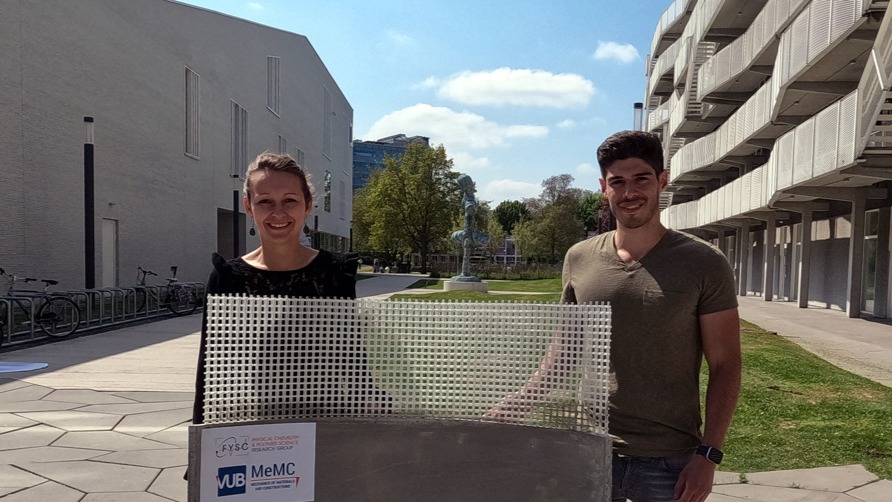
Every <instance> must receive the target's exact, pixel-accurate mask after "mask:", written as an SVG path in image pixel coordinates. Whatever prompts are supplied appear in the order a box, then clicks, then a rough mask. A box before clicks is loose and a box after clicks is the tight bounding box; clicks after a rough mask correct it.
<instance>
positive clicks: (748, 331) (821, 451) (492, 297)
mask: <svg viewBox="0 0 892 502" xmlns="http://www.w3.org/2000/svg"><path fill="white" fill-rule="evenodd" d="M550 281H551V282H550ZM550 281H495V282H489V285H490V289H491V290H495V288H493V285H494V284H499V285H500V286H499V287H500V291H522V292H532V291H539V292H542V293H545V294H542V295H529V294H513V295H512V294H492V293H478V292H466V291H450V292H443V293H426V294H425V293H421V294H417V295H410V294H403V295H395V296H394V297H393V298H398V299H422V300H468V301H520V302H524V301H552V302H556V301H558V300H559V299H560V282H559V281H558V282H556V283H555V282H553V281H554V280H550ZM524 282H529V283H534V282H535V283H539V288H538V289H536V287H533V286H532V284H522V283H524ZM438 283H439V281H438ZM515 283H521V284H515ZM439 287H440V288H442V285H439ZM741 343H742V346H743V382H742V387H741V394H740V402H739V404H738V408H737V413H736V415H735V417H734V423H733V424H732V426H731V430H730V431H729V433H728V440H727V442H726V443H725V448H724V450H725V461H724V462H723V463H722V466H721V470H725V471H736V472H742V473H747V472H758V471H773V470H781V469H802V468H811V467H827V466H834V465H848V464H863V465H864V466H865V467H866V468H867V469H868V470H869V471H871V472H872V473H874V474H876V475H877V476H879V477H881V478H883V479H889V480H892V426H890V422H892V389H890V388H888V387H885V386H883V385H880V384H878V383H875V382H872V381H870V380H868V379H865V378H862V377H860V376H857V375H854V374H852V373H849V372H847V371H844V370H841V369H839V368H837V367H836V366H833V365H832V364H830V363H827V362H826V361H824V360H823V359H820V358H819V357H817V356H815V355H813V354H811V353H810V352H808V351H806V350H804V349H802V348H800V347H799V346H797V345H796V344H794V343H792V342H789V341H787V340H786V339H784V338H783V337H780V336H778V335H776V334H773V333H770V332H767V331H765V330H763V329H761V328H759V327H758V326H756V325H754V324H750V323H748V322H746V321H741ZM706 380H707V373H706V371H705V364H704V372H703V383H704V384H703V385H702V388H703V390H704V391H705V388H706V385H705V383H706Z"/></svg>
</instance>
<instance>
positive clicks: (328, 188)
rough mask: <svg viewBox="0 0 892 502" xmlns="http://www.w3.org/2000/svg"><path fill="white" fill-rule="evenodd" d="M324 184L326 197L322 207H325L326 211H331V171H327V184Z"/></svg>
mask: <svg viewBox="0 0 892 502" xmlns="http://www.w3.org/2000/svg"><path fill="white" fill-rule="evenodd" d="M323 186H324V194H325V196H324V199H323V203H322V208H323V209H325V212H326V213H330V212H331V172H329V171H325V184H324V185H323Z"/></svg>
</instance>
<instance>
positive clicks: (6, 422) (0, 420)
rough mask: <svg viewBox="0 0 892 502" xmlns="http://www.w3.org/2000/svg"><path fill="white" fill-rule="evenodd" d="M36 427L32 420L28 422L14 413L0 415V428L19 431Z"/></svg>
mask: <svg viewBox="0 0 892 502" xmlns="http://www.w3.org/2000/svg"><path fill="white" fill-rule="evenodd" d="M32 425H36V424H35V422H34V421H33V420H28V419H27V418H23V417H21V416H19V415H16V414H14V413H0V427H14V428H16V429H20V428H22V427H30V426H32Z"/></svg>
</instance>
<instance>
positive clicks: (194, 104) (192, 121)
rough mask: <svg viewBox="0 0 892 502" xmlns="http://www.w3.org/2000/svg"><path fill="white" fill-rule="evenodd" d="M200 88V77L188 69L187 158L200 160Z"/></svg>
mask: <svg viewBox="0 0 892 502" xmlns="http://www.w3.org/2000/svg"><path fill="white" fill-rule="evenodd" d="M198 87H199V76H198V74H197V73H195V72H194V71H192V69H190V68H189V67H188V66H187V67H186V150H185V153H186V155H187V156H189V157H192V158H194V159H197V158H199V141H198V140H199V134H198V132H199V131H198V126H199V120H198V117H199V116H198V111H199V108H198Z"/></svg>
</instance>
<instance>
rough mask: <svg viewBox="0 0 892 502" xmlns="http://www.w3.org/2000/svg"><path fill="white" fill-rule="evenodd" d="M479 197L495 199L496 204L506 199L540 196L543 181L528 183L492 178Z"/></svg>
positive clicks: (480, 189)
mask: <svg viewBox="0 0 892 502" xmlns="http://www.w3.org/2000/svg"><path fill="white" fill-rule="evenodd" d="M478 190H479V192H480V195H479V197H478V198H479V199H482V200H491V201H494V206H493V207H495V205H497V204H498V202H501V201H504V200H521V199H530V198H533V197H538V196H539V194H540V193H541V192H542V184H541V183H527V182H525V181H515V180H492V181H490V182H488V183H486V184H485V185H484V186H483V187H482V188H480V187H478Z"/></svg>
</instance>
